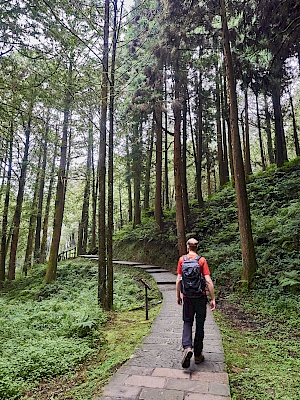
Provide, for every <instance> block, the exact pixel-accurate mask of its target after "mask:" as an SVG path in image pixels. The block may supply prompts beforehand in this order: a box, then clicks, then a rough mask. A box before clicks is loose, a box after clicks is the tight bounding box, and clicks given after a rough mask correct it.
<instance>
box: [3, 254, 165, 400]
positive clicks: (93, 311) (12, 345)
mask: <svg viewBox="0 0 300 400" xmlns="http://www.w3.org/2000/svg"><path fill="white" fill-rule="evenodd" d="M97 271H98V268H97V263H96V262H93V261H78V260H77V261H75V262H65V263H61V264H60V265H59V269H58V278H57V281H56V282H55V283H54V284H49V285H46V284H45V283H44V266H38V267H37V268H36V269H34V270H32V271H31V275H30V276H29V277H28V278H26V279H25V278H24V279H22V280H17V281H15V282H12V283H9V282H7V283H6V285H5V288H4V289H3V290H2V292H1V293H0V306H1V309H2V314H1V317H0V349H1V353H0V397H1V398H2V399H15V398H18V397H19V396H20V393H22V392H23V391H24V390H26V389H27V390H28V389H29V388H30V387H32V386H34V385H35V384H36V383H37V382H38V381H40V380H41V379H44V378H46V377H49V376H54V375H58V374H61V373H63V372H66V371H69V370H71V369H73V368H74V367H75V366H76V365H78V363H81V362H83V361H84V360H86V359H90V358H91V357H94V356H95V355H96V354H97V353H98V351H99V349H101V348H102V347H103V346H105V345H106V341H107V338H106V334H105V330H104V328H105V324H106V323H107V320H108V317H109V315H108V314H107V313H106V312H105V311H103V309H101V308H100V307H99V306H98V304H97ZM138 279H139V273H138V272H137V271H135V270H132V269H130V270H125V269H121V268H119V271H118V272H116V273H115V308H116V310H123V311H124V310H126V309H127V310H128V309H132V308H135V307H142V306H143V299H144V291H143V287H142V285H141V284H140V283H139V280H138ZM146 279H147V280H150V278H149V276H148V275H147V277H146ZM150 281H151V280H150ZM151 285H153V287H155V284H154V283H153V281H151ZM153 293H154V294H153V299H152V301H154V302H155V303H157V302H159V300H160V294H159V292H158V291H153ZM123 300H124V301H123Z"/></svg>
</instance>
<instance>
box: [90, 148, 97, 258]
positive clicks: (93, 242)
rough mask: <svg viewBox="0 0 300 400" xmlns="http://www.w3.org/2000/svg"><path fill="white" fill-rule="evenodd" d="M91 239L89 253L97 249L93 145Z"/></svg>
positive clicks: (95, 175)
mask: <svg viewBox="0 0 300 400" xmlns="http://www.w3.org/2000/svg"><path fill="white" fill-rule="evenodd" d="M92 176H93V177H92V237H91V243H90V251H92V252H94V251H95V250H96V247H97V239H96V230H97V195H98V182H99V179H98V168H97V167H96V168H95V159H94V145H93V146H92Z"/></svg>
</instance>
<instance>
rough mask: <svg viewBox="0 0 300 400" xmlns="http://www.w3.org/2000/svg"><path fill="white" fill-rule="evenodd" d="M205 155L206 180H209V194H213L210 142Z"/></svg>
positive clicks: (206, 144) (206, 146)
mask: <svg viewBox="0 0 300 400" xmlns="http://www.w3.org/2000/svg"><path fill="white" fill-rule="evenodd" d="M204 147H205V157H206V181H207V195H208V196H209V197H210V196H211V193H212V192H211V176H210V174H211V156H210V152H209V147H208V142H207V141H206V143H205V145H204Z"/></svg>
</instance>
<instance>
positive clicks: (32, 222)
mask: <svg viewBox="0 0 300 400" xmlns="http://www.w3.org/2000/svg"><path fill="white" fill-rule="evenodd" d="M41 158H42V154H41V153H40V155H39V161H38V170H37V179H36V182H35V185H34V190H33V199H32V204H31V214H30V218H29V227H28V235H27V245H26V252H25V259H24V264H23V273H24V275H25V276H27V272H28V270H29V269H30V268H31V266H32V253H33V243H34V242H33V240H34V232H35V230H36V219H37V212H38V194H39V183H40V176H41Z"/></svg>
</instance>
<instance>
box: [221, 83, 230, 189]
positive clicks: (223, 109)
mask: <svg viewBox="0 0 300 400" xmlns="http://www.w3.org/2000/svg"><path fill="white" fill-rule="evenodd" d="M221 76H223V75H221ZM220 89H221V99H220V100H221V114H222V136H223V162H224V175H225V181H226V182H229V165H228V146H227V134H226V118H227V117H226V113H227V108H228V107H227V105H226V104H227V102H226V93H224V89H223V84H222V79H220ZM224 97H225V99H224Z"/></svg>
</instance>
